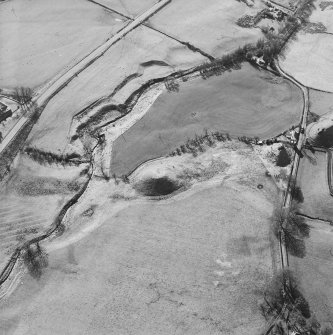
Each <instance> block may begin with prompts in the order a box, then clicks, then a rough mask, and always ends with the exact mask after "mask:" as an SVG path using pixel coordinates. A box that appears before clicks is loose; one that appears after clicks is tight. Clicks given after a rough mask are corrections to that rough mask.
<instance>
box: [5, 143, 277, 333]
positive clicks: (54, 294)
mask: <svg viewBox="0 0 333 335" xmlns="http://www.w3.org/2000/svg"><path fill="white" fill-rule="evenodd" d="M225 145H226V146H227V147H220V148H219V150H217V149H214V148H211V149H210V151H209V152H208V151H207V152H206V153H204V154H202V155H203V156H202V157H199V158H197V159H194V158H193V157H192V156H191V155H188V157H189V158H188V160H190V161H192V163H191V164H190V165H185V166H183V165H182V163H181V162H178V163H177V161H175V162H174V164H178V165H177V168H178V167H179V168H180V169H182V168H183V169H184V168H186V167H194V168H195V167H196V166H197V164H198V163H201V162H203V161H206V160H207V162H208V160H210V161H211V163H213V162H215V163H216V162H217V160H218V161H219V160H220V159H221V160H222V161H224V160H225V162H226V163H227V164H230V165H229V166H228V168H227V170H225V171H224V172H223V170H220V171H219V172H218V175H217V176H215V177H216V178H215V179H214V178H213V179H210V180H207V181H206V182H201V183H196V185H193V187H192V188H190V189H188V190H187V191H185V192H184V193H179V194H177V195H175V196H174V197H173V198H169V199H165V200H161V201H159V202H157V201H149V200H146V199H144V198H143V197H141V196H138V195H137V194H136V195H134V194H133V192H132V190H129V189H130V188H131V186H132V185H127V186H126V185H125V186H124V184H122V183H121V184H118V185H116V184H114V183H112V182H109V183H107V182H105V181H102V180H95V181H94V182H93V183H92V184H91V186H90V188H89V190H88V192H87V193H86V194H85V195H84V196H83V198H82V199H81V201H80V203H79V204H78V206H76V207H75V208H74V209H73V210H72V211H71V213H70V214H69V216H68V221H67V223H68V230H67V233H66V236H65V235H63V236H62V237H60V238H59V239H57V240H55V241H54V242H53V243H51V244H50V245H49V246H48V250H49V261H50V264H49V267H48V268H47V269H46V271H45V274H44V276H43V277H42V278H41V283H42V285H39V284H38V283H37V282H36V281H34V280H31V279H30V278H29V277H26V278H25V279H24V280H25V285H24V286H20V287H19V288H18V289H17V290H16V291H15V292H14V293H13V295H12V297H11V300H10V301H8V302H6V301H4V303H3V306H2V311H3V312H2V322H1V326H0V327H2V329H4V330H5V331H7V332H8V333H11V332H15V331H17V330H19V329H24V330H25V332H26V333H35V332H36V331H37V330H38V331H42V332H44V333H49V334H57V333H61V334H69V333H71V334H82V333H86V334H93V333H98V334H110V333H111V334H124V333H129V334H147V333H148V334H149V333H154V334H165V330H166V329H167V330H168V333H175V334H205V335H206V334H216V335H217V334H220V333H221V332H222V333H224V334H242V333H244V332H246V333H247V334H251V335H252V334H253V335H257V334H259V333H261V332H262V331H263V330H264V329H265V320H264V318H263V317H262V315H261V311H260V307H259V306H260V303H261V302H262V294H263V290H264V287H265V285H266V283H267V281H268V280H269V278H270V277H271V276H272V274H273V272H274V271H276V264H275V258H278V254H277V255H276V254H275V253H274V245H273V244H272V243H271V240H270V229H269V224H268V221H269V217H270V215H271V213H272V209H273V204H272V201H274V200H273V199H275V198H276V194H275V188H274V186H273V185H272V181H271V179H270V178H267V177H265V168H264V167H263V166H262V164H261V162H260V160H259V159H258V158H257V157H256V156H255V154H254V153H253V151H252V150H251V149H250V148H248V147H246V146H245V145H244V144H239V143H238V144H237V143H234V142H228V143H227V144H225ZM228 146H229V147H228ZM216 154H217V155H218V157H216ZM181 158H182V157H181ZM181 158H168V160H170V159H175V160H177V159H179V160H180V159H181ZM186 159H187V158H186V157H185V156H184V160H186ZM222 161H221V163H222ZM169 165H170V164H169ZM208 165H209V164H208ZM162 166H163V164H162ZM143 169H144V170H145V169H148V170H149V171H155V170H156V169H155V168H154V166H151V165H147V166H146V167H145V168H143ZM227 176H229V179H228V178H226V179H225V177H227ZM227 179H228V180H227ZM223 180H224V181H223ZM258 182H261V183H262V184H263V189H261V190H260V189H258V188H257V183H258ZM126 187H127V190H125V191H123V190H124V188H126ZM123 192H124V193H123ZM121 194H123V195H127V196H129V197H128V198H127V199H129V200H125V197H122V196H121ZM116 195H118V196H117V197H116ZM88 210H89V211H90V214H89V216H87V215H88V214H86V213H89V212H88ZM249 218H250V219H249ZM94 226H95V227H94ZM92 227H94V228H92ZM83 231H85V232H86V234H89V235H88V236H87V235H84V234H82V232H83ZM73 241H76V243H75V244H73ZM50 301H52V303H50ZM92 306H94V307H92ZM64 314H65V315H66V318H65V319H64V317H63V315H64ZM14 320H16V321H15V322H14ZM0 329H1V328H0ZM69 329H70V330H71V331H70V332H69Z"/></svg>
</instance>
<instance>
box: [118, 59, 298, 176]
mask: <svg viewBox="0 0 333 335" xmlns="http://www.w3.org/2000/svg"><path fill="white" fill-rule="evenodd" d="M301 109H302V96H301V92H300V90H299V89H298V88H297V87H296V86H294V85H293V84H291V83H290V82H288V81H286V80H283V79H282V78H278V77H275V76H273V75H272V74H270V73H268V72H263V71H258V70H256V69H255V68H253V67H252V66H251V65H249V64H248V63H245V64H243V66H242V68H241V70H233V71H231V72H226V73H224V74H223V75H221V76H218V77H211V78H209V79H207V80H203V79H201V78H200V79H195V80H190V81H188V82H184V83H182V82H180V90H179V92H178V93H168V92H165V93H163V94H162V95H160V97H159V98H158V99H157V100H156V101H155V103H154V104H153V106H152V107H151V109H150V110H149V111H148V113H147V114H146V115H145V116H144V117H143V118H142V119H141V120H140V121H139V122H137V123H136V124H135V125H134V126H133V127H132V128H131V129H129V130H128V131H127V132H125V133H124V136H121V137H119V138H118V139H117V140H116V141H115V143H114V147H113V151H112V168H111V169H112V173H116V174H117V175H121V174H127V173H129V172H130V171H132V170H133V169H135V167H136V166H138V165H139V164H140V163H142V162H144V161H146V160H148V159H152V158H156V157H159V156H163V155H166V154H169V153H171V152H172V151H173V150H174V149H175V148H176V147H178V146H179V145H181V144H183V143H184V142H186V140H187V139H188V138H190V139H191V138H194V137H195V135H196V134H197V135H201V134H202V133H203V132H204V130H205V129H208V130H209V131H212V130H218V131H222V132H228V133H230V134H231V135H232V136H243V135H246V136H252V137H255V136H258V137H260V138H270V137H273V136H275V135H278V134H279V133H281V132H283V131H284V130H286V129H288V128H289V127H290V125H292V124H296V123H297V122H298V121H299V117H300V115H301Z"/></svg>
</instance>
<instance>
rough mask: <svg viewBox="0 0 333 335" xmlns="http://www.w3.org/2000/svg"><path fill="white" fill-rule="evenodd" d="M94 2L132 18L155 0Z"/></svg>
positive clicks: (103, 0)
mask: <svg viewBox="0 0 333 335" xmlns="http://www.w3.org/2000/svg"><path fill="white" fill-rule="evenodd" d="M95 2H96V3H99V4H101V5H103V6H105V7H108V8H110V9H114V10H116V11H117V12H119V13H122V14H124V15H126V16H128V17H131V18H134V17H136V16H138V15H140V14H141V13H142V12H144V11H145V10H147V9H148V8H149V7H151V6H153V5H154V3H156V2H157V0H140V1H137V0H121V1H119V0H95Z"/></svg>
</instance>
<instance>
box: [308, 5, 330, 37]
mask: <svg viewBox="0 0 333 335" xmlns="http://www.w3.org/2000/svg"><path fill="white" fill-rule="evenodd" d="M314 4H315V6H316V10H315V11H313V13H312V15H311V17H310V21H311V22H320V23H322V24H323V25H324V26H325V27H326V31H327V32H328V33H333V20H332V16H333V3H332V2H331V1H325V0H322V1H315V3H314Z"/></svg>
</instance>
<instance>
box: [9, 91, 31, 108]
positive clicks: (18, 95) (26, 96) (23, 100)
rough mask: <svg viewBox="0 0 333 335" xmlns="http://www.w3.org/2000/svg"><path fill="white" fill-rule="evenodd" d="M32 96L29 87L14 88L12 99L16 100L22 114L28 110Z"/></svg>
mask: <svg viewBox="0 0 333 335" xmlns="http://www.w3.org/2000/svg"><path fill="white" fill-rule="evenodd" d="M32 96H33V90H32V89H31V88H29V87H23V86H21V87H16V88H15V90H14V93H13V98H14V99H15V100H17V101H18V102H19V103H20V105H21V108H22V109H23V110H24V112H27V111H28V110H29V107H30V104H31V101H32Z"/></svg>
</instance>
